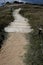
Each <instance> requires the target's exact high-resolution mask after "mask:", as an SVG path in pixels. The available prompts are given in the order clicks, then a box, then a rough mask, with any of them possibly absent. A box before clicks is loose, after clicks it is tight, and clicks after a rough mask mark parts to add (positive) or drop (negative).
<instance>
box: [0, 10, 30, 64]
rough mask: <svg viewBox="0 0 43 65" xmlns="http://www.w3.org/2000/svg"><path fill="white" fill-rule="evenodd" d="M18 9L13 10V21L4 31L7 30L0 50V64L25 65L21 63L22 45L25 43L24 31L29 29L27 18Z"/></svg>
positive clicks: (22, 56) (26, 31)
mask: <svg viewBox="0 0 43 65" xmlns="http://www.w3.org/2000/svg"><path fill="white" fill-rule="evenodd" d="M19 11H20V9H17V10H15V12H13V16H14V17H15V20H14V22H11V23H10V25H9V26H8V27H6V28H5V31H6V32H8V38H7V40H5V41H4V45H3V47H2V50H1V52H0V65H25V64H24V63H23V58H24V53H25V52H26V51H25V49H24V47H25V45H26V44H27V40H26V38H25V33H28V32H30V31H31V29H30V26H29V24H28V23H27V20H25V18H23V17H22V16H21V15H20V14H19Z"/></svg>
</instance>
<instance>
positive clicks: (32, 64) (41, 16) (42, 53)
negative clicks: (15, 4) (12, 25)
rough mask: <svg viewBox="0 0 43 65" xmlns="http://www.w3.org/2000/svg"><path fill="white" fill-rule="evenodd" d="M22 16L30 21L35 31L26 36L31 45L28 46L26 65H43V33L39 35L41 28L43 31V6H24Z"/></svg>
mask: <svg viewBox="0 0 43 65" xmlns="http://www.w3.org/2000/svg"><path fill="white" fill-rule="evenodd" d="M20 14H21V15H22V16H24V17H26V18H28V19H29V21H28V23H30V25H31V28H33V29H34V30H33V31H32V32H31V33H28V34H27V35H26V39H27V40H29V37H30V44H29V43H28V45H27V47H26V48H27V53H26V54H25V59H24V62H25V63H26V65H43V31H42V33H41V34H40V35H39V27H41V28H42V29H43V6H38V5H29V4H27V5H24V6H23V7H22V10H21V11H20Z"/></svg>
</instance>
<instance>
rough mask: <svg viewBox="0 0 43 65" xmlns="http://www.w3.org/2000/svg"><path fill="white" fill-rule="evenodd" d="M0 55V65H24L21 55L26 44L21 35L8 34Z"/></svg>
mask: <svg viewBox="0 0 43 65" xmlns="http://www.w3.org/2000/svg"><path fill="white" fill-rule="evenodd" d="M4 43H5V44H4V46H3V48H2V51H1V54H0V65H25V64H24V63H23V55H24V53H25V49H24V47H25V45H26V44H27V42H26V39H25V36H24V34H23V33H9V34H8V39H7V40H6V41H4Z"/></svg>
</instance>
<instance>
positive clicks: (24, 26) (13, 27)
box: [5, 8, 32, 33]
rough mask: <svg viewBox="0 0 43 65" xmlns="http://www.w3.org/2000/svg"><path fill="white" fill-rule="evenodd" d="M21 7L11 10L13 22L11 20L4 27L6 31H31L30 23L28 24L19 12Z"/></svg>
mask: <svg viewBox="0 0 43 65" xmlns="http://www.w3.org/2000/svg"><path fill="white" fill-rule="evenodd" d="M20 10H21V8H19V9H17V10H15V11H14V12H13V16H14V18H15V20H14V22H11V23H10V24H9V26H8V27H6V28H5V31H6V32H20V33H28V32H31V31H32V29H30V28H31V27H30V25H29V24H28V19H26V18H24V17H22V16H21V15H20V14H19V11H20Z"/></svg>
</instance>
